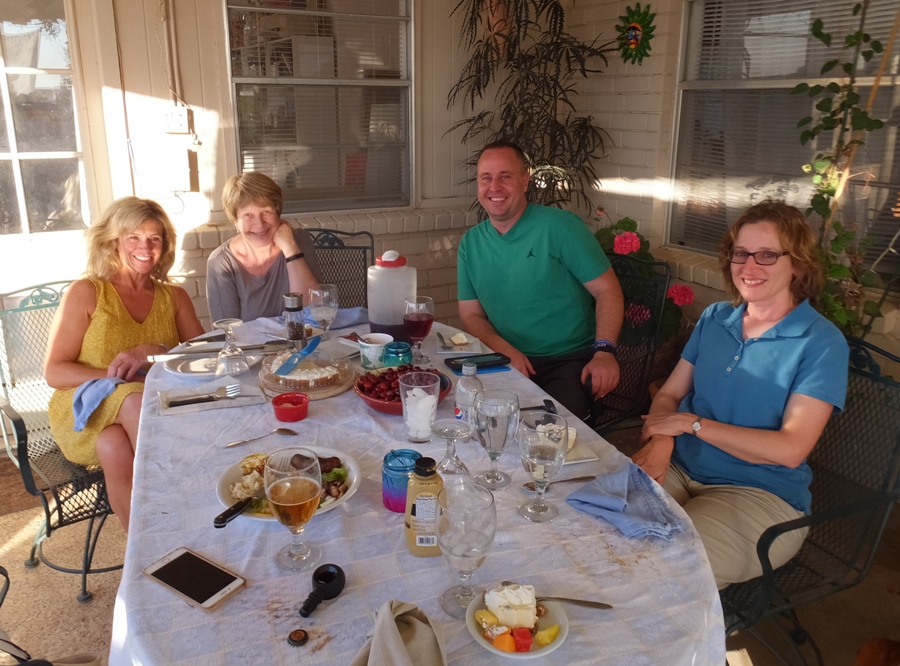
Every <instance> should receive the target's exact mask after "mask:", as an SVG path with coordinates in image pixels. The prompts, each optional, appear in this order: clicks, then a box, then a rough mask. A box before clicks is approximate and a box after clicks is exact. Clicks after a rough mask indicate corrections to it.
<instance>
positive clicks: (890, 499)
mask: <svg viewBox="0 0 900 666" xmlns="http://www.w3.org/2000/svg"><path fill="white" fill-rule="evenodd" d="M848 343H849V344H850V377H849V384H848V387H847V400H846V404H845V406H844V410H843V412H841V413H840V414H836V415H834V416H832V417H831V419H830V420H829V422H828V425H827V426H826V427H825V431H824V432H823V433H822V437H821V438H820V439H819V442H818V443H817V444H816V447H815V448H814V449H813V451H812V453H811V454H810V456H809V465H810V467H811V468H812V471H813V478H812V484H811V486H810V490H811V491H812V512H811V513H810V514H809V515H808V516H804V517H802V518H798V519H796V520H791V521H788V522H786V523H782V524H780V525H774V526H773V527H770V528H769V529H767V530H766V531H765V532H763V534H762V536H761V537H760V539H759V542H758V543H757V546H756V552H757V554H758V556H759V560H760V563H761V564H762V570H763V575H762V576H760V577H759V578H754V579H753V580H750V581H747V582H744V583H737V584H734V585H729V586H728V587H726V588H725V589H724V590H722V591H721V594H720V596H721V599H722V608H723V611H724V613H725V624H726V635H731V634H732V633H734V632H735V631H737V630H738V629H749V630H751V632H752V631H753V627H754V626H755V625H756V624H757V623H758V622H759V621H760V620H761V619H763V618H766V617H773V616H776V617H773V619H774V620H779V621H776V622H775V626H776V627H777V628H778V629H779V631H781V632H782V633H785V628H784V626H783V624H784V620H787V621H788V622H790V624H791V625H792V627H791V629H788V630H787V633H788V635H789V637H790V638H791V640H789V641H788V642H789V643H790V645H791V647H792V649H793V650H794V653H795V656H796V657H798V658H799V659H800V660H802V661H803V663H806V660H805V658H804V656H803V653H802V651H801V648H800V646H802V644H803V643H805V642H809V644H810V647H811V648H812V650H813V652H814V653H815V655H816V658H817V661H818V663H819V664H822V663H823V662H822V654H821V652H820V651H819V648H818V646H816V644H815V642H814V641H813V640H812V638H811V637H810V636H809V634H808V633H807V632H806V631H805V630H804V629H803V627H802V626H801V625H800V623H799V621H798V619H797V615H796V613H795V609H796V608H797V607H798V606H801V605H803V604H807V603H810V602H811V601H815V600H816V599H821V598H822V597H825V596H828V595H831V594H834V593H835V592H840V591H841V590H846V589H847V588H850V587H853V586H854V585H856V584H858V583H859V582H861V581H862V579H863V578H864V577H865V576H866V574H867V573H868V572H869V568H870V567H871V566H872V561H873V560H874V558H875V553H876V551H877V549H878V545H879V543H880V542H881V537H882V535H883V533H884V529H885V525H886V524H887V521H888V518H889V517H890V513H891V509H892V508H893V505H894V502H896V501H897V500H898V499H900V484H898V475H900V383H898V382H897V381H896V380H894V379H891V378H889V377H883V376H882V375H881V369H880V367H879V364H881V363H884V361H886V360H889V361H892V362H893V363H895V364H896V363H900V358H898V357H896V356H893V355H892V354H889V353H887V352H884V351H882V350H880V349H878V348H877V347H874V346H872V345H870V344H868V343H866V342H863V341H860V340H849V341H848ZM895 367H896V366H895ZM803 527H809V534H808V536H807V537H806V541H805V542H804V544H803V546H802V547H801V548H800V551H799V552H798V553H797V555H796V556H794V558H793V559H792V560H790V561H789V562H788V563H787V564H785V565H784V566H782V567H779V568H778V569H774V570H773V569H772V565H771V563H770V562H769V557H768V552H769V547H770V546H771V545H772V542H773V541H774V540H775V538H776V537H778V536H779V535H780V534H783V533H785V532H789V531H791V530H796V529H801V528H803ZM753 633H754V634H755V635H757V637H759V635H758V634H756V632H753ZM761 640H762V639H761ZM763 642H764V643H765V641H763ZM766 645H767V647H769V649H770V650H772V646H771V645H768V644H766ZM772 651H773V652H775V650H772ZM776 654H777V652H776Z"/></svg>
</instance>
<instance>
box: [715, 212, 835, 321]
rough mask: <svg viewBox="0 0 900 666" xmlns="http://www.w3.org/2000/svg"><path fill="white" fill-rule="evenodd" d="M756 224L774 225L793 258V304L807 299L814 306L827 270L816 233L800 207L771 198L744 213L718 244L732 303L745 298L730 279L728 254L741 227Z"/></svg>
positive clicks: (785, 248) (720, 263)
mask: <svg viewBox="0 0 900 666" xmlns="http://www.w3.org/2000/svg"><path fill="white" fill-rule="evenodd" d="M757 222H771V223H772V224H774V225H775V228H776V229H777V230H778V240H779V241H781V247H782V249H783V250H784V251H785V252H787V253H788V254H789V255H790V257H791V265H792V266H793V268H794V280H793V281H792V282H791V294H792V295H793V297H794V302H795V303H801V302H802V301H803V300H805V299H807V298H808V299H809V301H810V303H812V304H813V305H815V303H816V299H817V298H818V296H819V293H820V292H821V291H822V287H823V285H824V284H825V271H824V269H823V268H822V261H821V259H820V258H819V244H818V241H817V240H816V234H815V232H814V231H813V230H812V228H811V227H810V226H809V223H808V222H807V221H806V218H805V217H804V216H803V213H801V212H800V211H799V210H798V209H797V208H794V207H793V206H789V205H787V204H786V203H784V202H783V201H772V200H771V199H767V200H766V201H763V202H761V203H758V204H756V205H755V206H751V207H750V208H748V209H747V210H746V211H744V214H743V215H741V216H740V217H739V218H738V221H737V222H735V223H734V225H732V227H731V229H729V230H728V233H726V234H725V238H723V239H722V243H721V245H719V265H720V266H721V268H722V277H723V278H724V279H725V287H726V290H727V291H728V293H729V294H730V295H731V302H732V304H733V305H739V304H740V303H741V302H742V301H743V299H742V298H741V294H740V292H739V291H738V289H737V286H735V284H734V279H733V278H732V277H731V262H730V261H728V254H729V252H731V250H732V249H734V244H735V242H736V241H737V237H738V232H740V230H741V227H743V226H744V225H746V224H755V223H757Z"/></svg>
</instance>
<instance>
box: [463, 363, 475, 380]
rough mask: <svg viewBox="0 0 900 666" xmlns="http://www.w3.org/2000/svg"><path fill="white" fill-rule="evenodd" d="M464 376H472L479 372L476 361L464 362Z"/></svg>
mask: <svg viewBox="0 0 900 666" xmlns="http://www.w3.org/2000/svg"><path fill="white" fill-rule="evenodd" d="M462 372H463V377H470V376H472V375H474V374H476V373H477V372H478V366H477V365H475V364H474V363H463V368H462Z"/></svg>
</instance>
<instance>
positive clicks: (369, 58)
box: [227, 0, 411, 212]
mask: <svg viewBox="0 0 900 666" xmlns="http://www.w3.org/2000/svg"><path fill="white" fill-rule="evenodd" d="M227 6H228V21H229V24H228V33H229V44H230V52H231V75H232V83H233V85H234V103H235V116H236V120H237V123H236V124H237V130H238V132H237V133H238V151H239V157H240V164H241V169H242V170H243V171H260V172H262V173H264V174H266V175H268V176H269V177H271V178H272V179H274V180H275V181H276V182H277V183H278V184H279V185H280V186H281V188H282V190H283V191H284V210H285V212H308V211H327V210H337V209H352V208H374V207H385V206H403V205H408V204H409V199H410V195H409V190H410V173H411V167H410V149H409V136H410V127H409V117H410V86H411V77H410V71H411V69H410V62H409V60H410V53H409V44H410V30H411V24H410V3H409V0H362V1H360V0H243V1H240V0H229V2H228V5H227Z"/></svg>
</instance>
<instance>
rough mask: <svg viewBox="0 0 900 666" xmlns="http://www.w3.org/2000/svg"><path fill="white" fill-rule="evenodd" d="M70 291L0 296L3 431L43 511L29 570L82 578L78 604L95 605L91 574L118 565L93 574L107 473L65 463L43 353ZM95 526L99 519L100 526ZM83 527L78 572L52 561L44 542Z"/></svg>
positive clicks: (52, 288)
mask: <svg viewBox="0 0 900 666" xmlns="http://www.w3.org/2000/svg"><path fill="white" fill-rule="evenodd" d="M68 285H69V282H56V283H48V284H43V285H38V286H35V287H29V288H27V289H23V290H21V291H18V292H12V293H9V294H0V421H2V423H0V431H2V437H3V442H4V444H5V446H6V451H7V454H8V455H9V457H10V458H11V459H12V461H13V462H14V463H15V464H16V465H17V466H18V467H19V471H20V473H21V476H22V482H23V483H24V485H25V489H26V490H27V491H28V492H29V493H31V494H32V495H35V496H36V497H39V498H40V500H41V504H42V505H43V508H44V523H43V524H42V525H41V527H40V528H39V529H38V532H37V534H36V535H35V539H34V544H33V546H32V549H31V556H30V557H29V559H28V560H27V561H26V562H25V564H26V566H28V567H34V566H37V564H38V560H37V559H36V558H35V554H37V556H38V557H40V560H41V561H43V562H44V563H45V564H46V565H47V566H49V567H52V568H54V569H57V570H58V571H64V572H66V573H78V574H81V594H80V595H79V596H78V600H79V601H82V602H84V601H88V600H89V599H90V598H91V593H90V592H88V591H87V574H88V573H101V572H105V571H113V570H115V569H119V568H121V565H119V566H114V567H105V568H102V569H92V568H91V561H92V560H93V554H94V549H95V546H96V542H97V537H98V536H99V533H100V529H101V528H102V526H103V522H104V521H105V520H106V516H108V515H109V514H110V513H112V510H111V509H110V506H109V501H108V499H107V495H106V483H105V481H104V478H103V470H102V469H100V468H99V467H84V466H82V465H77V464H75V463H72V462H70V461H69V460H67V459H66V458H65V456H63V454H62V452H61V451H60V450H59V447H58V446H57V445H56V442H55V441H54V439H53V435H52V434H51V433H50V422H49V419H48V416H47V404H48V403H49V401H50V396H51V395H52V394H53V389H51V388H50V387H49V386H47V383H46V382H45V381H44V353H45V351H46V346H47V336H48V334H49V331H50V324H51V323H52V321H53V316H54V314H55V312H56V308H57V307H58V305H59V301H60V298H61V297H62V294H63V291H64V290H65V289H66V287H67V286H68ZM95 519H99V520H97V522H96V523H95ZM82 520H88V521H90V522H89V527H88V533H87V538H86V541H85V549H84V554H83V557H82V566H81V568H80V569H73V568H68V567H62V566H59V565H57V564H54V563H52V562H50V561H48V560H47V559H46V558H45V557H44V553H43V549H42V544H43V542H44V540H45V539H47V538H48V537H49V536H50V535H51V534H52V533H53V531H54V530H57V529H59V528H61V527H64V526H66V525H72V524H74V523H78V522H80V521H82Z"/></svg>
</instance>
